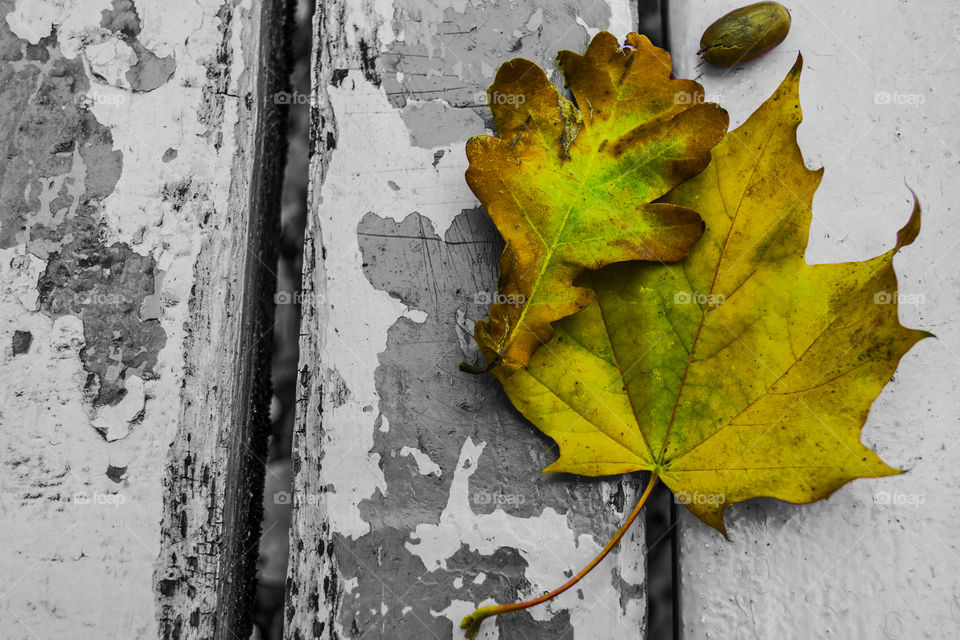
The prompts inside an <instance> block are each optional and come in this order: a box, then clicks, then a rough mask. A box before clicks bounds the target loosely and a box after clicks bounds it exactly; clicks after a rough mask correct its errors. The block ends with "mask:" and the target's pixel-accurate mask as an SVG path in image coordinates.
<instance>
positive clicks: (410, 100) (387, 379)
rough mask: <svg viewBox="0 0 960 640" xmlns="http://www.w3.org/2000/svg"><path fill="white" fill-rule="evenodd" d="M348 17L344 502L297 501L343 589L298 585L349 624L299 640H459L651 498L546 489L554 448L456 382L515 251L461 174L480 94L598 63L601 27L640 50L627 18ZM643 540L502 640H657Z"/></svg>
mask: <svg viewBox="0 0 960 640" xmlns="http://www.w3.org/2000/svg"><path fill="white" fill-rule="evenodd" d="M345 12H346V13H345V15H346V28H345V32H344V33H343V34H342V35H340V36H328V37H342V38H343V39H344V40H345V45H346V46H348V47H353V48H355V50H356V51H357V52H358V55H357V59H358V64H357V65H356V66H355V67H352V68H349V69H340V70H337V69H335V70H333V71H332V73H331V78H332V79H331V82H330V84H329V85H328V86H326V87H322V91H323V92H324V93H325V94H326V96H327V97H328V98H329V102H330V103H331V105H332V116H333V117H334V118H335V119H336V137H335V138H334V137H333V136H332V135H331V136H330V137H328V139H327V140H325V141H324V142H325V143H326V147H327V148H328V149H330V148H332V149H333V151H332V153H331V156H330V160H329V166H328V168H327V170H326V176H325V179H324V181H323V184H322V186H321V187H320V188H319V189H318V191H317V192H315V200H314V207H315V208H314V211H315V213H314V215H316V216H317V217H318V225H317V227H318V228H319V230H320V237H319V238H318V241H319V242H320V243H321V244H322V251H321V254H322V256H323V266H324V274H325V277H324V282H325V285H326V290H325V291H324V292H323V293H322V299H320V300H319V302H320V303H321V304H322V305H323V307H324V316H323V317H324V320H323V323H322V325H321V326H319V327H315V328H313V329H312V330H318V331H321V332H322V333H323V335H324V340H325V345H324V346H323V348H322V350H321V353H320V354H318V362H316V363H313V362H307V363H305V364H306V366H307V367H309V368H310V370H311V371H313V367H318V368H319V370H318V371H317V374H318V375H321V376H322V378H323V380H324V381H325V382H324V385H323V393H324V399H323V407H322V428H323V450H322V453H321V454H320V455H321V458H322V459H321V460H320V469H321V479H320V481H321V484H322V486H324V487H325V490H324V491H323V492H322V494H318V495H301V496H298V499H299V500H301V501H308V502H309V501H314V500H323V501H324V502H325V504H326V506H327V513H328V518H329V526H330V530H331V533H330V535H329V542H330V549H329V550H328V552H329V553H331V554H332V556H333V558H334V561H335V564H336V565H337V574H338V579H336V580H326V579H325V580H323V584H322V585H300V584H297V583H294V588H293V593H294V598H302V600H297V601H298V602H307V603H309V602H311V601H312V602H316V601H317V598H319V599H321V600H322V601H323V602H324V603H325V605H326V606H330V607H333V609H334V615H333V616H332V620H331V621H332V624H333V627H334V629H333V630H332V632H331V631H330V630H329V629H328V628H326V627H325V625H324V623H323V622H317V623H314V625H313V627H312V628H307V629H305V630H304V629H297V630H296V631H294V632H293V633H292V635H291V637H294V638H296V637H305V635H306V634H313V636H314V637H321V635H322V634H327V633H330V634H331V635H332V636H335V637H361V636H362V637H364V638H373V637H382V638H392V637H425V638H434V637H436V638H444V639H446V638H453V637H459V636H460V633H461V632H460V631H459V629H458V628H457V627H458V625H459V621H460V619H461V618H462V617H463V615H465V614H466V613H468V612H469V611H471V610H472V608H473V606H474V605H475V604H476V603H477V602H479V601H481V600H485V599H492V600H496V601H498V602H506V601H508V600H512V599H514V598H516V597H521V596H530V595H531V594H534V593H537V592H539V591H542V590H544V589H549V588H551V587H553V586H557V585H559V584H560V583H561V582H563V581H564V580H565V579H566V577H567V576H569V575H570V572H571V571H576V570H578V569H579V568H580V567H581V566H582V565H583V564H585V563H586V562H588V561H589V559H590V558H592V557H593V556H594V555H595V554H596V552H597V551H599V549H600V547H601V546H602V545H603V543H604V542H606V540H607V539H608V538H609V536H610V534H611V533H612V531H613V530H614V529H615V527H616V526H617V524H618V523H619V521H620V519H621V518H622V517H623V510H624V507H625V506H626V507H629V506H630V505H628V504H625V503H627V502H629V501H631V500H632V499H633V495H634V491H635V486H634V485H633V483H632V481H631V482H628V483H627V484H626V485H624V484H621V483H620V482H618V481H612V482H595V481H581V480H576V479H572V478H564V477H552V476H551V477H544V476H541V475H540V473H539V472H540V470H541V469H542V468H543V467H544V466H545V465H546V464H548V463H549V462H550V461H551V460H552V459H553V458H554V457H555V455H556V453H555V451H554V450H553V449H552V446H551V443H550V442H549V441H547V440H544V439H543V438H542V437H541V436H539V435H537V433H536V431H535V430H534V429H533V428H531V427H530V425H528V424H526V423H525V422H524V421H523V420H522V418H520V417H519V416H518V415H517V414H516V413H515V412H514V411H513V410H512V409H510V406H509V403H508V401H507V400H506V399H505V397H504V396H503V395H502V393H501V392H500V391H499V389H498V388H497V385H496V384H495V382H494V381H493V380H492V379H490V378H489V377H471V376H467V375H465V374H461V373H459V372H458V371H457V364H458V363H459V362H460V361H462V360H464V359H475V357H476V352H475V350H473V347H472V338H471V337H470V336H469V334H468V333H467V332H468V331H469V327H471V326H472V323H473V321H474V320H476V319H477V318H479V317H480V316H481V315H482V314H483V313H484V312H485V309H486V305H487V304H488V303H489V300H490V298H489V297H490V296H491V295H492V293H493V292H494V291H495V286H494V283H495V278H496V261H497V257H498V255H499V250H500V248H501V242H500V240H499V237H498V236H497V234H496V232H495V230H493V229H492V228H491V226H490V223H489V222H488V221H487V219H486V216H485V214H483V213H482V211H481V210H480V209H479V208H478V205H477V202H476V200H475V199H474V198H473V196H472V194H471V193H470V192H469V190H468V189H467V187H466V185H465V183H464V180H463V171H464V169H465V168H466V158H465V156H464V151H463V148H464V143H465V141H466V138H467V137H468V136H470V135H473V134H476V133H481V132H483V130H484V122H485V118H486V108H485V107H484V106H483V105H480V104H478V100H477V96H479V95H481V94H482V92H483V90H484V89H485V88H486V86H487V85H488V84H489V83H490V82H491V81H492V75H493V73H494V72H495V70H496V67H497V65H498V64H499V63H500V62H501V61H502V60H504V59H507V58H509V57H512V56H514V55H524V56H527V57H530V58H532V59H534V60H536V61H538V62H539V63H541V64H543V65H544V66H545V67H547V68H551V69H552V68H553V63H552V59H553V55H554V54H555V52H556V50H557V49H561V48H572V49H581V48H582V47H583V46H584V45H585V43H586V42H587V41H588V39H589V36H590V35H591V33H593V32H594V31H596V30H598V29H600V28H612V29H613V30H614V31H615V32H617V33H620V34H621V35H622V34H625V33H626V31H628V30H629V29H630V28H631V25H632V22H631V17H630V11H629V9H628V3H620V2H614V3H612V8H611V6H610V5H606V4H604V3H595V4H594V3H589V2H584V3H579V2H567V3H562V4H558V5H549V6H548V3H537V2H521V3H505V2H504V3H484V4H483V5H482V8H481V5H479V4H476V3H466V2H463V3H459V2H451V3H426V2H418V1H414V0H410V1H405V2H397V3H395V4H393V5H391V4H390V3H377V5H376V11H372V10H369V9H367V10H366V11H364V10H361V9H359V8H357V7H352V5H348V6H347V7H346V8H345ZM313 420H314V418H313V417H311V416H307V421H308V424H307V428H308V429H309V428H317V427H315V426H311V422H312V421H313ZM314 526H316V525H314ZM642 540H643V535H642V528H639V527H638V528H637V529H635V531H634V532H633V535H631V536H630V537H629V539H628V540H627V541H626V543H625V545H624V546H623V548H622V550H621V552H620V554H619V556H618V557H616V558H611V559H609V560H608V561H607V562H606V563H605V564H604V565H602V566H601V568H600V569H599V570H598V571H596V572H595V573H594V574H592V575H591V576H590V577H589V578H588V579H587V580H586V581H584V583H582V588H581V589H576V590H572V591H571V592H570V593H568V594H565V595H564V596H562V597H561V598H560V599H558V600H557V601H556V602H555V603H553V604H551V605H549V606H547V607H543V608H540V609H534V610H532V611H531V612H524V613H521V614H517V615H514V616H511V617H509V618H506V617H505V618H503V619H502V620H499V621H497V622H495V623H493V624H490V625H488V626H487V627H486V630H485V632H484V633H485V634H486V635H485V636H484V637H486V638H495V637H502V638H541V637H543V638H546V637H555V636H560V637H591V638H598V639H599V638H610V639H613V638H635V637H638V636H639V635H640V634H641V633H642V629H643V627H644V624H645V622H644V616H645V607H646V603H645V592H644V589H643V585H644V572H643V556H642ZM320 553H321V554H322V553H324V550H323V549H321V550H320ZM295 557H296V556H295ZM305 589H306V590H309V591H304V590H305ZM312 594H316V595H315V596H314V595H312ZM321 615H322V614H321ZM336 634H339V636H336ZM323 637H327V636H325V635H324V636H323Z"/></svg>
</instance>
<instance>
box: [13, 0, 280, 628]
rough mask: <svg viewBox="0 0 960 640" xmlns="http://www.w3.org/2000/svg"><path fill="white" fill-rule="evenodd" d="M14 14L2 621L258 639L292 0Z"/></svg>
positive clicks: (17, 8) (88, 6)
mask: <svg viewBox="0 0 960 640" xmlns="http://www.w3.org/2000/svg"><path fill="white" fill-rule="evenodd" d="M0 16H2V18H3V19H2V20H0V51H2V54H0V64H2V67H0V74H2V76H3V79H2V80H0V104H2V105H3V108H2V109H0V128H2V131H3V140H4V141H5V144H6V149H5V151H4V153H3V155H2V159H0V176H2V177H0V339H2V341H3V342H2V345H3V349H2V351H0V353H2V355H0V378H2V379H3V381H4V384H3V385H2V388H0V449H2V451H3V464H2V466H0V474H2V476H0V478H2V479H0V484H2V486H3V492H2V495H0V513H2V519H3V523H4V524H3V533H2V534H0V536H2V545H0V549H2V551H0V573H2V574H3V575H4V576H5V577H6V580H5V584H4V595H3V597H2V598H0V619H3V620H4V633H3V635H4V637H10V638H40V637H42V638H66V637H70V638H93V637H97V638H129V637H137V638H148V637H170V638H223V637H228V636H229V637H234V636H236V635H240V636H243V637H246V635H247V634H248V633H249V625H248V624H247V620H246V618H247V616H248V614H249V613H248V610H249V606H248V604H249V594H250V591H251V584H250V578H252V573H253V563H254V560H255V553H256V533H257V530H258V529H257V527H258V516H259V509H260V506H259V505H260V500H259V497H258V495H259V491H260V486H261V485H262V473H263V465H262V464H261V463H259V462H258V461H257V460H256V458H257V455H258V452H259V451H260V450H262V449H263V446H264V439H265V436H264V429H263V428H264V427H265V415H264V409H265V406H266V403H267V397H266V393H267V387H264V386H263V382H264V377H265V374H266V369H265V368H264V365H265V361H264V358H263V347H264V346H265V343H264V342H263V340H264V338H265V337H267V336H268V335H269V330H268V328H269V313H270V310H269V309H268V308H267V307H266V305H264V304H262V301H263V300H269V299H270V292H271V291H272V287H273V280H272V275H270V271H271V267H272V265H273V261H274V258H273V255H272V250H271V249H270V246H271V245H270V244H266V243H265V242H264V240H265V234H266V233H267V232H270V229H271V227H272V225H273V224H274V218H275V211H276V209H277V206H278V198H277V195H278V194H277V191H276V189H275V188H274V185H275V184H277V183H278V177H279V170H280V164H279V157H280V154H279V153H278V152H279V151H282V146H283V145H282V144H277V143H276V140H277V136H278V133H279V131H278V130H277V128H276V125H277V123H278V122H279V120H278V109H277V107H276V105H275V101H274V99H273V95H274V93H275V92H276V91H277V90H278V89H279V88H281V86H280V85H281V83H282V79H283V77H284V72H283V65H282V64H280V63H281V61H282V58H281V54H282V47H281V39H282V38H283V36H284V29H283V20H284V17H285V16H284V14H283V7H282V6H281V3H272V2H267V3H263V2H259V1H258V0H245V1H242V2H229V3H227V2H222V1H221V0H209V1H205V2H195V1H194V0H163V1H162V2H161V1H159V0H136V1H135V2H120V1H116V2H111V1H110V0H96V1H90V2H83V3H72V2H67V3H64V2H60V1H58V0H29V1H26V0H17V1H16V2H13V1H12V0H2V1H0ZM281 139H282V137H281ZM270 233H271V235H272V232H270Z"/></svg>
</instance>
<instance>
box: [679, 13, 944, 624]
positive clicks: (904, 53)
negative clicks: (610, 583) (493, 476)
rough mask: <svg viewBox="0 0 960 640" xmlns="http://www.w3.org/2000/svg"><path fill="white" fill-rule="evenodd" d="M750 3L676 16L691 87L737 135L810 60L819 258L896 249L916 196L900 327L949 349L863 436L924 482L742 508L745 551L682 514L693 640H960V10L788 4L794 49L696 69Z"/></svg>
mask: <svg viewBox="0 0 960 640" xmlns="http://www.w3.org/2000/svg"><path fill="white" fill-rule="evenodd" d="M738 4H741V3H739V2H733V1H728V0H723V1H707V0H690V1H687V2H673V3H671V13H670V23H671V34H670V44H671V48H672V51H673V55H674V60H675V64H676V66H677V68H678V72H679V74H680V75H682V76H684V77H692V78H697V79H699V81H700V82H702V83H703V84H704V86H705V87H706V90H707V98H708V99H711V98H716V99H718V100H719V101H720V102H721V103H722V104H723V105H724V106H725V107H726V108H727V109H728V110H729V111H730V115H731V128H733V127H735V126H737V125H739V124H740V123H742V122H743V121H744V120H745V119H746V117H747V116H748V115H749V114H750V113H751V112H752V111H753V109H755V108H756V107H757V106H758V105H759V104H760V103H761V102H762V101H763V100H764V99H766V98H767V97H768V96H769V95H770V94H771V93H772V92H773V90H774V89H775V87H776V86H777V84H778V83H779V82H780V80H781V79H782V78H783V76H784V75H786V73H787V71H788V70H789V69H790V67H791V66H792V65H793V63H794V61H795V59H796V55H797V51H798V49H799V50H802V53H803V58H804V70H803V77H802V80H801V84H800V96H801V103H802V107H803V110H804V122H803V124H802V125H801V126H800V130H799V143H800V146H801V148H802V149H803V152H804V155H805V157H806V160H807V165H808V166H810V167H819V166H823V167H825V169H826V173H825V175H824V179H823V183H822V185H821V186H820V189H819V191H818V192H817V194H816V197H815V198H814V209H813V213H814V219H813V225H812V228H811V231H810V245H809V248H808V250H807V260H808V262H811V263H816V262H841V261H848V260H862V259H866V258H869V257H873V256H875V255H877V254H879V253H881V252H882V251H885V250H887V249H888V248H889V247H890V246H892V244H893V242H894V238H895V235H896V231H897V229H898V228H899V227H900V226H901V225H902V224H903V222H904V221H905V220H906V218H907V216H908V213H909V211H910V207H911V199H910V194H909V192H908V191H907V189H906V187H905V186H904V181H906V182H907V183H908V184H909V185H910V186H911V187H912V188H914V189H915V190H916V191H917V194H918V195H919V198H920V201H921V203H922V205H923V208H924V221H923V230H922V231H921V233H920V237H919V239H918V240H917V242H916V243H914V244H913V245H912V246H910V247H908V248H906V249H905V250H904V251H903V252H902V254H901V255H898V256H897V258H896V268H897V271H898V274H899V278H898V280H899V287H900V299H899V303H900V305H899V313H900V320H901V322H902V323H903V324H905V325H906V326H909V327H917V328H923V329H927V330H929V331H932V332H934V333H935V334H937V338H936V339H935V340H933V339H931V340H925V341H923V342H921V343H920V344H919V345H917V347H915V348H914V349H913V351H911V352H910V353H909V354H908V355H907V356H906V357H905V358H904V359H903V360H902V362H901V364H900V367H899V369H898V370H897V373H896V376H895V379H894V381H893V382H892V383H890V384H889V385H888V386H887V387H886V388H885V389H884V391H883V393H881V395H880V397H879V398H878V400H877V401H876V403H875V404H874V406H873V409H872V410H871V412H870V417H869V419H868V421H867V424H866V426H865V428H864V431H863V440H864V442H866V443H868V444H869V445H870V446H872V447H873V448H875V449H876V450H877V451H878V452H879V454H880V456H881V457H882V458H883V459H884V460H886V461H888V462H890V463H891V464H893V465H895V466H898V467H900V468H903V469H908V470H909V471H908V473H906V474H905V475H901V476H896V477H891V478H886V479H883V480H859V481H856V482H854V483H852V484H850V485H847V486H846V487H844V488H843V489H841V490H840V491H838V492H837V493H836V494H834V495H833V496H832V497H831V498H830V499H829V500H827V501H825V502H822V503H818V504H815V505H805V506H792V505H788V504H785V503H781V502H778V501H773V500H755V501H753V502H751V503H748V504H744V505H738V506H736V507H734V508H732V509H731V510H730V511H728V516H727V517H728V530H729V535H730V540H724V539H723V538H722V537H721V536H719V535H717V534H716V533H715V532H714V531H712V530H709V529H707V528H706V527H704V526H703V525H702V524H700V523H699V522H697V521H695V520H694V519H693V518H691V517H690V516H689V514H687V513H682V514H681V518H680V524H679V526H680V545H679V547H680V563H681V564H680V572H679V575H680V577H681V591H680V615H681V617H682V630H683V637H684V638H688V639H690V640H694V639H699V638H802V639H805V638H828V637H829V638H882V639H886V640H891V639H897V638H904V639H906V638H952V637H955V636H956V630H957V629H958V628H960V543H958V538H957V535H956V523H957V520H958V512H957V509H958V505H960V500H958V489H960V472H958V469H960V448H958V447H957V436H956V431H957V426H958V422H960V420H958V418H960V401H958V395H957V391H958V390H957V378H956V370H957V365H958V362H960V331H958V328H957V323H956V315H957V312H958V310H960V309H958V297H957V293H956V292H957V288H958V285H960V259H958V257H957V256H958V255H960V254H958V250H957V243H958V240H957V233H956V229H957V227H956V220H957V212H958V208H957V207H958V205H957V203H958V202H960V170H958V160H957V149H958V148H960V130H958V128H957V126H956V113H957V100H958V97H960V68H958V64H957V52H958V50H960V45H958V39H957V38H958V32H957V26H956V25H957V24H958V23H960V21H958V18H960V8H958V7H957V5H956V3H953V2H947V1H946V0H938V1H935V2H923V3H915V2H910V3H905V2H895V1H894V0H882V1H879V0H878V1H872V0H871V1H868V0H858V1H856V2H847V3H837V2H829V1H827V0H801V1H797V2H792V3H791V2H785V3H784V4H786V5H787V6H788V8H789V9H790V10H791V13H792V16H793V28H792V31H791V34H790V36H789V37H788V38H787V40H786V41H785V42H784V43H783V44H782V45H781V46H780V47H779V48H778V49H776V50H774V51H773V52H772V53H770V54H769V55H768V56H766V57H765V58H764V59H762V60H758V61H755V62H752V63H750V64H748V65H743V66H741V67H736V68H733V69H732V70H730V71H725V70H717V69H710V68H708V67H707V66H706V65H703V64H701V63H700V62H699V60H698V58H697V56H696V55H695V52H696V50H697V48H698V42H699V38H700V34H701V33H702V32H703V29H704V28H705V27H706V26H707V25H708V24H709V23H710V22H712V21H713V20H714V19H716V18H717V17H719V16H720V15H722V14H724V13H725V12H727V11H729V10H730V9H732V8H735V7H736V6H737V5H738ZM683 511H685V510H683V509H681V512H683Z"/></svg>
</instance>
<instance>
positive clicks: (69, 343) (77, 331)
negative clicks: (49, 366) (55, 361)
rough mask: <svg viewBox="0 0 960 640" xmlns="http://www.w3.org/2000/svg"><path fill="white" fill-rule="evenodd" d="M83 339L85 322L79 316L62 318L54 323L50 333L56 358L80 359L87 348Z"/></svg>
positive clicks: (51, 345)
mask: <svg viewBox="0 0 960 640" xmlns="http://www.w3.org/2000/svg"><path fill="white" fill-rule="evenodd" d="M86 344H87V340H86V338H84V337H83V320H81V319H80V318H78V317H77V316H70V315H65V316H60V317H59V318H57V319H56V320H54V321H53V329H52V330H51V332H50V348H51V349H52V351H53V357H54V358H74V357H77V358H79V356H80V350H81V349H83V347H84V346H86Z"/></svg>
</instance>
